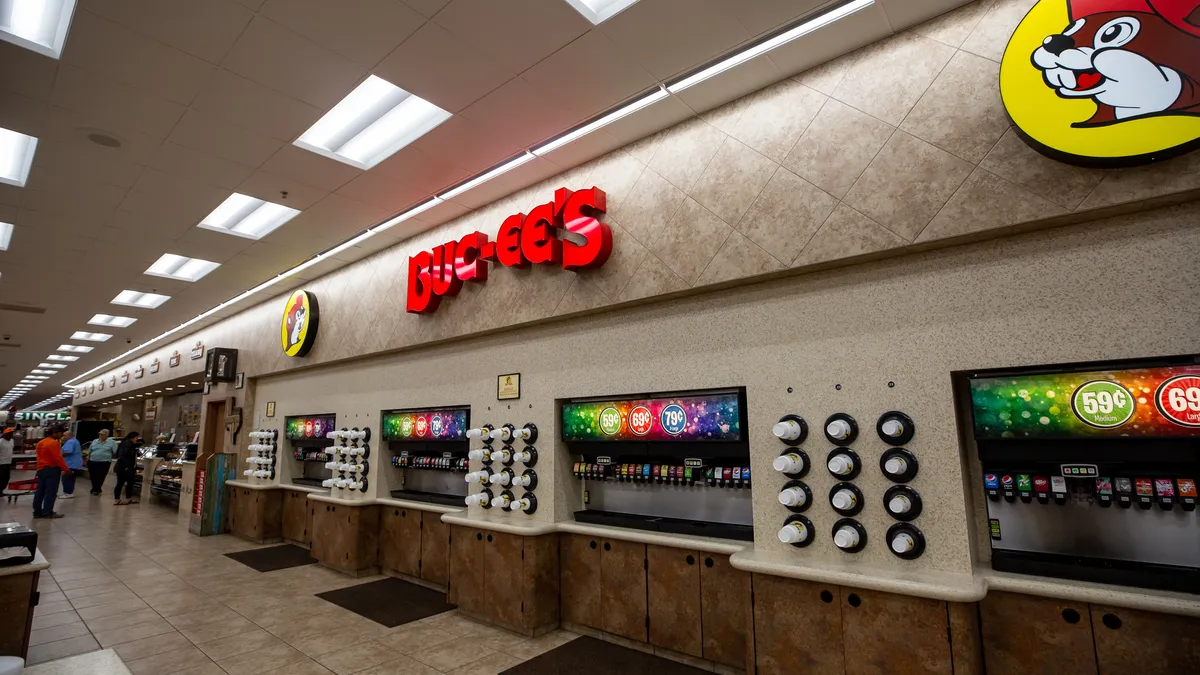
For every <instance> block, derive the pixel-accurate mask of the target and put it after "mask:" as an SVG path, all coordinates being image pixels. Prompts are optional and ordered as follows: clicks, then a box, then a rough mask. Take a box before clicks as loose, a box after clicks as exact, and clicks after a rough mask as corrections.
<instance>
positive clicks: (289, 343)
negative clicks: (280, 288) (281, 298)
mask: <svg viewBox="0 0 1200 675" xmlns="http://www.w3.org/2000/svg"><path fill="white" fill-rule="evenodd" d="M319 318H320V310H319V309H318V308H317V296H315V295H313V294H312V293H309V292H308V291H296V292H295V293H292V294H291V295H290V296H289V297H288V299H287V304H286V305H284V308H283V321H282V322H280V325H279V335H280V339H281V342H282V345H283V353H284V354H287V355H288V356H305V355H306V354H308V350H310V349H312V346H313V343H314V342H316V341H317V324H318V323H319Z"/></svg>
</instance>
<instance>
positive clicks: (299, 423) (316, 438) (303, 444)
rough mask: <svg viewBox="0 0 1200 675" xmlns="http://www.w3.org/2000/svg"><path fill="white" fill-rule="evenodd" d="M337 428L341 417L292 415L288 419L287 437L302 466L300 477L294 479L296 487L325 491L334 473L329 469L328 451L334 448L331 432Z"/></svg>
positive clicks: (285, 419) (284, 429)
mask: <svg viewBox="0 0 1200 675" xmlns="http://www.w3.org/2000/svg"><path fill="white" fill-rule="evenodd" d="M336 427H337V416H336V415H333V414H332V413H328V414H323V415H290V416H287V417H284V426H283V435H284V438H285V439H286V440H287V441H288V443H289V444H290V445H291V448H292V456H293V457H295V458H296V460H297V461H299V462H300V471H299V472H298V473H299V474H300V475H299V476H296V477H294V478H292V482H293V483H295V484H296V485H307V486H309V487H318V488H319V487H321V484H322V483H323V482H324V481H325V480H326V479H328V478H332V477H333V472H332V471H330V470H329V469H327V468H326V467H325V465H326V464H327V463H328V462H329V459H330V458H329V456H328V455H327V454H326V452H325V449H326V448H329V447H331V446H333V443H334V442H333V439H331V438H329V432H331V431H333V430H334V429H335V428H336Z"/></svg>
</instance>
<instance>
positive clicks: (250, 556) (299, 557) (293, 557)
mask: <svg viewBox="0 0 1200 675" xmlns="http://www.w3.org/2000/svg"><path fill="white" fill-rule="evenodd" d="M225 557H227V558H233V559H234V560H236V561H238V562H240V563H242V564H243V565H246V566H248V567H253V568H254V569H256V570H258V571H259V572H274V571H275V570H286V569H287V568H289V567H299V566H301V565H311V564H313V563H315V562H317V561H316V560H314V559H313V557H312V556H310V555H309V554H308V549H306V548H300V547H299V546H292V545H291V544H284V545H282V546H268V547H267V548H256V549H251V550H249V551H238V552H237V553H226V554H225Z"/></svg>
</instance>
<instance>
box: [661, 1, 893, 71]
mask: <svg viewBox="0 0 1200 675" xmlns="http://www.w3.org/2000/svg"><path fill="white" fill-rule="evenodd" d="M874 4H875V0H851V2H847V3H846V4H844V5H839V6H838V7H835V8H833V9H831V10H829V11H827V12H825V13H823V14H820V15H818V16H815V17H813V18H811V19H808V20H807V21H804V22H802V23H800V24H799V25H797V26H796V27H794V28H790V29H788V30H786V31H784V32H782V33H780V34H779V35H776V36H775V37H773V38H768V39H766V40H764V41H762V42H759V43H758V44H756V45H751V46H750V47H747V48H746V49H743V50H742V51H740V52H738V53H736V54H734V55H732V56H729V57H726V58H724V59H721V60H720V61H718V62H716V63H714V64H712V65H711V66H708V67H706V68H703V69H701V70H699V71H697V72H696V73H693V74H692V75H689V76H687V77H685V78H683V79H682V80H680V81H678V82H676V83H674V84H668V85H667V90H668V91H670V92H671V93H672V94H678V93H679V92H681V91H683V90H684V89H687V88H688V87H691V86H692V85H695V84H699V83H701V82H703V81H705V80H707V79H708V78H710V77H714V76H716V75H719V74H721V73H723V72H725V71H726V70H729V69H730V68H733V67H735V66H739V65H741V64H743V63H745V62H746V61H749V60H750V59H753V58H755V57H757V56H761V55H763V54H766V53H767V52H769V51H771V50H772V49H775V48H776V47H780V46H783V45H785V44H787V43H789V42H791V41H792V40H795V39H796V38H799V37H803V36H805V35H808V34H809V33H811V32H813V31H815V30H818V29H820V28H823V27H825V26H828V25H829V24H831V23H833V22H834V21H837V20H839V19H844V18H846V17H848V16H850V15H851V14H854V13H855V12H857V11H859V10H861V9H866V8H867V7H870V6H871V5H874Z"/></svg>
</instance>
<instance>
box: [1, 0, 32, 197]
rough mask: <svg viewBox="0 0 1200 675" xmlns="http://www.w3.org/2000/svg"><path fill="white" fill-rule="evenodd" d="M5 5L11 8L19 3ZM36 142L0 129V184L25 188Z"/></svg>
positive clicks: (22, 135) (20, 134)
mask: <svg viewBox="0 0 1200 675" xmlns="http://www.w3.org/2000/svg"><path fill="white" fill-rule="evenodd" d="M21 1H22V2H23V1H24V0H21ZM5 4H7V5H9V6H12V5H14V4H20V3H19V2H17V3H5ZM0 7H4V4H0ZM0 34H3V31H0ZM37 142H38V141H37V139H36V138H34V137H33V136H26V135H25V134H23V133H21V132H19V131H12V130H11V129H5V128H4V127H0V183H4V184H7V185H15V186H16V187H25V181H26V179H28V178H29V169H30V167H32V166H33V153H34V151H36V150H37Z"/></svg>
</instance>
